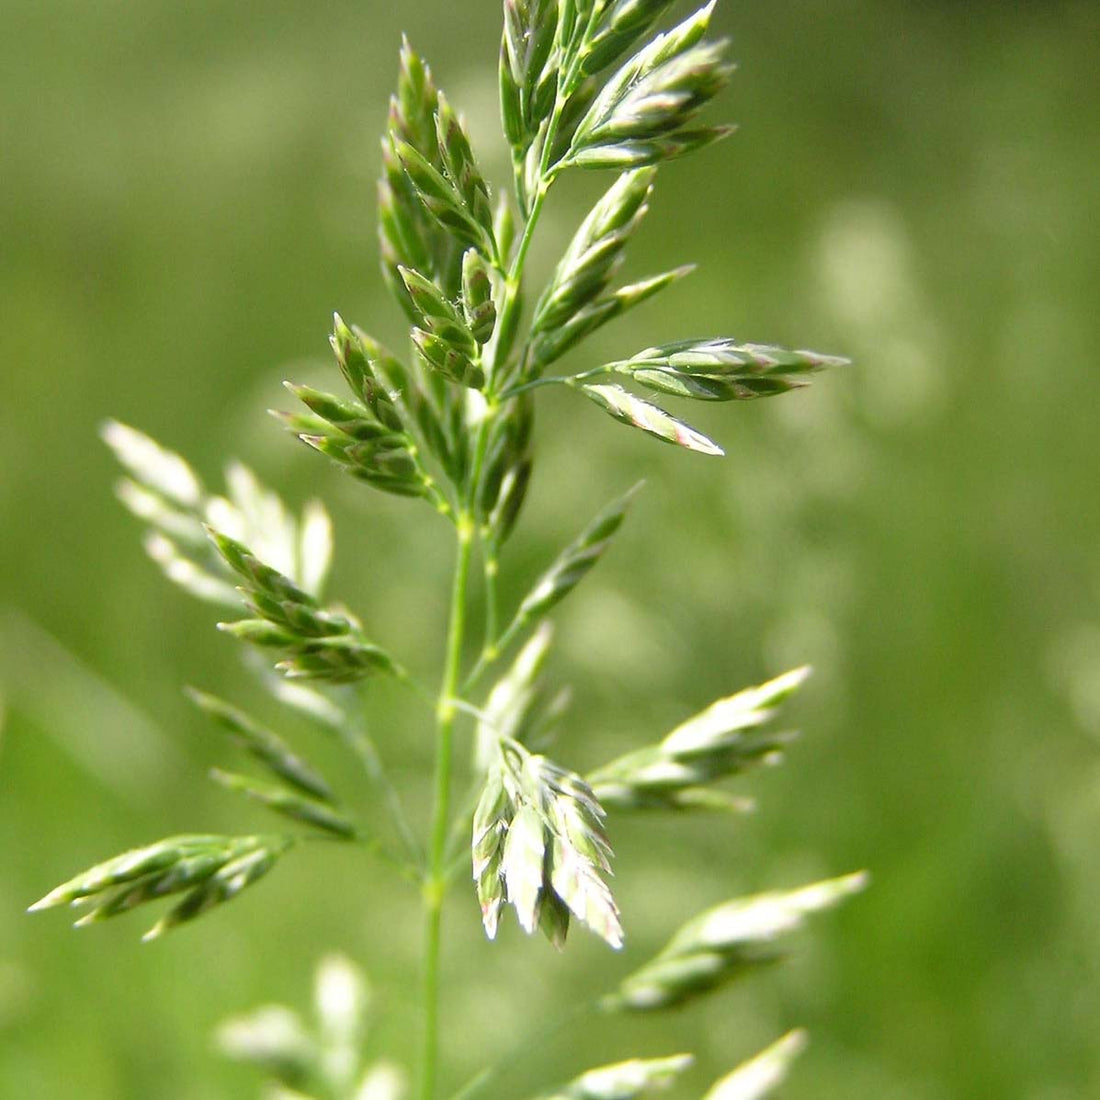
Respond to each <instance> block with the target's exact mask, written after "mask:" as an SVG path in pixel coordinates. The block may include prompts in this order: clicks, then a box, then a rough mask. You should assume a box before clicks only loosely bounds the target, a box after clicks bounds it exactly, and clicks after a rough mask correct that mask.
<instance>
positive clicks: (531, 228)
mask: <svg viewBox="0 0 1100 1100" xmlns="http://www.w3.org/2000/svg"><path fill="white" fill-rule="evenodd" d="M564 108H565V99H564V98H563V97H562V96H561V95H560V94H559V95H558V97H557V101H556V102H555V104H554V112H553V114H552V116H551V118H550V122H549V125H548V127H547V132H546V139H545V144H544V146H543V150H542V160H541V162H540V165H539V182H538V187H537V188H536V191H535V195H534V197H533V199H532V202H531V207H530V211H529V213H528V215H527V221H526V223H525V225H524V227H523V235H522V237H521V238H520V242H519V246H518V247H517V249H516V254H515V257H514V259H513V260H512V264H511V267H510V268H509V271H508V275H507V278H506V285H505V295H504V302H503V304H502V308H501V312H500V316H499V318H498V320H497V324H498V325H499V326H500V328H501V329H502V330H507V328H508V325H509V324H511V323H512V322H513V321H514V314H515V311H516V310H517V309H518V308H519V290H520V285H521V283H522V280H523V266H524V263H525V262H526V259H527V251H528V249H529V248H530V246H531V240H532V237H533V236H534V232H535V226H536V225H537V224H538V220H539V215H540V214H541V213H542V206H543V203H544V202H545V201H546V193H547V191H548V190H549V188H550V184H551V182H552V179H553V175H552V173H551V172H550V171H549V169H550V153H551V147H552V145H553V142H554V138H555V136H556V134H557V130H558V126H559V124H560V121H561V115H562V111H563V110H564ZM501 365H502V364H499V363H494V364H493V369H492V370H491V371H490V372H489V377H490V379H492V378H494V377H495V376H496V375H497V374H498V368H499V367H500V366H501ZM485 397H486V407H485V409H484V411H483V413H482V417H481V420H480V422H479V424H478V427H477V438H476V442H475V444H474V458H473V462H472V464H471V469H470V474H469V477H468V479H467V481H466V485H465V494H464V496H465V501H464V506H463V508H462V509H461V511H459V512H458V513H457V514H456V515H455V517H454V519H455V530H456V533H457V536H458V554H457V559H456V562H455V571H454V582H453V586H452V590H451V615H450V623H449V625H448V628H447V656H446V663H445V666H444V671H443V681H442V684H441V686H440V691H439V700H438V702H437V704H436V755H435V802H434V810H433V815H432V838H431V848H430V851H429V857H428V858H429V863H428V870H427V873H426V875H425V877H424V884H423V888H422V893H423V899H424V1036H423V1044H424V1045H423V1057H422V1062H421V1080H420V1097H421V1100H433V1098H434V1096H435V1089H436V1076H437V1071H438V1058H439V957H440V947H441V943H442V926H443V901H444V898H445V896H446V892H447V880H448V875H447V837H448V832H449V829H450V807H451V772H452V756H453V740H454V726H455V717H456V715H457V713H458V707H457V706H456V698H457V695H458V687H459V676H460V673H461V666H462V645H463V641H464V640H465V636H466V610H467V607H466V605H467V598H468V587H469V578H470V553H471V550H472V547H473V539H474V515H475V508H474V504H475V502H476V500H477V494H478V488H479V485H480V481H481V468H482V465H483V463H484V461H485V451H486V448H487V446H488V442H489V426H490V424H491V423H492V420H493V417H494V415H495V414H496V412H497V410H498V408H499V402H498V401H497V400H496V398H495V395H494V394H493V393H492V392H491V389H490V391H488V392H486V394H485Z"/></svg>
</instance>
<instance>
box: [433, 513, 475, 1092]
mask: <svg viewBox="0 0 1100 1100" xmlns="http://www.w3.org/2000/svg"><path fill="white" fill-rule="evenodd" d="M457 532H458V553H457V558H456V561H455V571H454V583H453V587H452V590H451V617H450V624H449V626H448V629H447V657H446V664H445V667H444V672H443V682H442V685H441V687H440V691H439V701H438V703H437V708H436V756H435V807H434V813H433V818H432V840H431V850H430V853H429V857H428V858H429V864H428V872H427V875H426V876H425V879H424V887H423V897H424V917H425V920H424V1037H423V1042H424V1049H423V1059H422V1063H421V1082H420V1095H421V1098H422V1100H432V1097H433V1096H434V1095H435V1079H436V1067H437V1061H438V1053H439V949H440V943H441V932H442V918H443V898H444V894H445V892H446V883H445V880H444V871H445V860H446V849H447V831H448V824H449V820H450V803H451V763H452V749H453V745H452V741H453V735H454V724H455V716H456V714H457V713H458V711H457V708H456V707H455V704H454V697H455V693H456V690H457V688H458V677H459V671H460V667H461V662H462V642H463V638H464V637H465V633H466V596H467V585H468V581H469V576H470V550H471V548H472V545H473V527H472V524H471V522H470V519H469V516H468V514H462V515H460V516H459V522H458V527H457Z"/></svg>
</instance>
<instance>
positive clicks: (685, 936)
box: [603, 872, 868, 1012]
mask: <svg viewBox="0 0 1100 1100" xmlns="http://www.w3.org/2000/svg"><path fill="white" fill-rule="evenodd" d="M867 881H868V878H867V875H866V873H864V872H859V873H857V874H851V875H845V876H843V877H842V878H835V879H828V880H826V881H823V882H816V883H813V884H812V885H809V886H804V887H802V888H801V889H798V890H790V891H785V892H783V891H776V892H772V893H767V894H758V895H756V896H753V897H747V898H735V899H734V900H733V901H728V902H726V903H725V904H724V905H719V906H716V907H715V908H714V909H709V910H707V911H706V912H704V913H701V914H700V915H699V916H697V917H695V918H693V919H692V920H690V921H689V922H688V923H687V924H685V925H684V926H683V927H682V928H681V929H680V930H679V931H678V932H677V933H676V934H675V935H674V936H673V937H672V939H671V940H669V942H668V944H667V945H666V946H665V948H664V949H663V950H662V951H661V952H660V953H659V954H658V955H656V956H655V957H654V958H653V959H652V960H651V961H650V962H648V963H646V964H645V965H644V966H642V967H641V968H640V969H639V970H637V971H635V972H634V973H633V974H632V975H630V977H628V978H626V979H625V980H624V981H623V982H622V983H621V984H620V985H619V988H618V989H617V990H616V992H615V993H613V994H611V995H610V996H609V997H607V998H605V999H604V1001H603V1004H604V1007H605V1008H608V1009H611V1010H621V1009H629V1010H633V1011H639V1012H646V1011H651V1010H654V1009H661V1008H669V1007H672V1006H673V1005H677V1004H680V1003H682V1002H683V1001H686V1000H689V999H690V998H692V997H696V996H698V995H699V994H701V993H706V992H708V991H709V990H711V989H714V988H715V987H716V986H719V985H721V984H723V983H724V982H728V981H732V980H733V979H735V978H739V977H742V976H743V975H745V974H747V973H749V972H750V971H752V970H754V969H757V968H758V967H760V966H763V965H767V964H770V963H774V962H776V961H778V960H779V959H781V958H782V957H783V956H784V955H785V953H786V950H785V947H784V945H783V943H782V940H783V939H784V937H786V936H789V935H790V934H791V933H792V932H794V931H796V930H797V929H799V928H801V927H802V925H803V923H804V921H805V918H806V917H807V916H808V915H809V914H811V913H816V912H819V911H821V910H823V909H828V908H831V907H832V906H834V905H837V904H839V903H840V902H841V901H843V900H844V899H845V898H847V897H849V896H850V895H852V894H855V893H858V892H859V891H860V890H862V889H863V888H864V887H865V886H866V885H867Z"/></svg>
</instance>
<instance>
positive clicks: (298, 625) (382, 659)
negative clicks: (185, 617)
mask: <svg viewBox="0 0 1100 1100" xmlns="http://www.w3.org/2000/svg"><path fill="white" fill-rule="evenodd" d="M208 534H209V536H210V539H211V541H212V542H213V544H214V545H215V546H216V547H217V550H218V552H219V553H220V554H221V556H222V558H223V559H224V560H225V562H226V564H227V565H229V567H230V568H231V569H232V570H233V571H234V572H235V573H236V574H237V575H238V576H239V577H240V578H241V579H242V580H243V581H244V584H243V585H242V586H241V592H242V594H243V595H244V598H245V606H246V607H247V609H248V610H249V611H251V612H252V614H253V615H254V616H255V617H254V618H251V619H243V620H240V621H238V622H232V623H219V624H218V626H219V629H221V630H224V631H226V632H227V633H230V634H232V635H234V636H235V637H237V638H240V639H241V640H242V641H246V642H249V643H250V644H252V645H256V646H260V647H263V648H268V649H274V650H277V651H280V653H281V656H282V659H281V660H280V661H279V662H278V663H277V664H276V668H278V669H279V671H281V672H282V673H283V674H284V675H286V676H288V677H290V678H292V679H293V678H301V679H316V680H331V681H333V682H336V683H343V682H347V681H352V680H358V679H361V678H362V677H364V676H367V675H369V674H371V673H372V672H377V671H379V670H392V669H393V667H394V666H393V662H392V661H391V660H390V658H389V657H388V656H387V655H386V654H385V653H384V652H383V651H382V650H380V649H379V648H378V647H377V646H374V645H372V644H371V643H370V642H368V641H367V640H366V638H365V637H364V636H363V631H362V627H361V626H360V625H359V623H358V622H357V621H356V620H355V619H354V618H352V617H351V615H350V614H349V613H347V612H343V611H333V610H330V609H326V608H323V607H321V605H320V604H319V603H318V602H317V600H315V599H314V598H313V597H312V596H311V595H309V593H307V592H305V591H304V590H302V589H301V588H299V587H298V586H297V585H296V584H295V583H294V582H293V581H292V580H291V579H290V578H289V577H286V576H284V575H283V574H282V573H280V572H279V571H278V570H277V569H273V568H272V567H271V566H269V565H267V564H265V563H264V562H262V561H261V560H260V559H259V558H258V557H256V555H255V554H253V553H252V551H251V550H250V549H249V548H248V547H247V546H245V545H244V544H242V543H240V542H238V541H237V540H236V539H232V538H230V537H229V536H228V535H224V534H222V533H221V532H219V531H215V530H212V529H211V530H209V531H208Z"/></svg>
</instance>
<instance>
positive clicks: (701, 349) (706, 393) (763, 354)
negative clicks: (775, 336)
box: [608, 339, 848, 401]
mask: <svg viewBox="0 0 1100 1100" xmlns="http://www.w3.org/2000/svg"><path fill="white" fill-rule="evenodd" d="M847 362H848V360H846V359H841V358H839V357H838V356H835V355H822V354H821V353H820V352H816V351H805V350H795V351H791V350H789V349H787V348H780V347H775V346H773V345H771V344H743V343H738V342H737V341H735V340H729V339H719V340H679V341H677V342H675V343H672V344H662V345H661V346H659V347H653V348H646V349H645V350H644V351H640V352H638V353H637V354H636V355H633V356H631V357H630V358H629V359H624V360H621V361H619V362H616V363H612V364H609V366H608V369H609V370H614V371H615V372H616V373H618V374H624V375H626V376H627V377H628V378H631V379H632V380H633V381H635V382H637V383H639V384H640V385H643V386H646V387H647V388H649V389H652V390H656V391H657V392H659V393H667V394H671V395H672V396H675V397H689V398H695V399H697V400H701V401H748V400H751V399H752V398H755V397H770V396H772V395H774V394H779V393H786V392H787V391H788V390H792V389H796V388H798V387H799V386H805V385H807V384H808V381H809V378H808V376H809V375H810V374H813V373H815V372H816V371H820V370H824V369H825V368H826V367H836V366H843V365H844V364H846V363H847Z"/></svg>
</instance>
